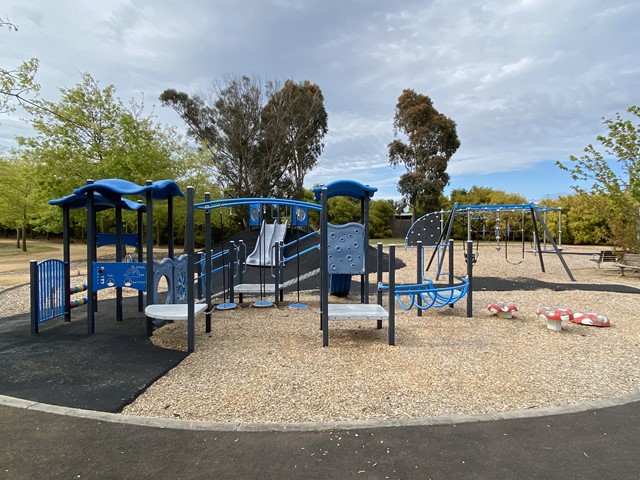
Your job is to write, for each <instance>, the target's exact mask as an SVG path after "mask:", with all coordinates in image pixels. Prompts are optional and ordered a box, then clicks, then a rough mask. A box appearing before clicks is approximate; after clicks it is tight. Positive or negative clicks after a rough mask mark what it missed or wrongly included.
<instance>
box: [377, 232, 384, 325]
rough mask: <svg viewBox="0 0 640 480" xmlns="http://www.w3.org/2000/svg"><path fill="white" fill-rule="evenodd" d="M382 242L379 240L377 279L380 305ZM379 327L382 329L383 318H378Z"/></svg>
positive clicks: (380, 303)
mask: <svg viewBox="0 0 640 480" xmlns="http://www.w3.org/2000/svg"><path fill="white" fill-rule="evenodd" d="M382 270H383V266H382V242H378V245H377V250H376V281H377V285H378V292H377V294H376V302H377V304H378V305H382V290H381V289H380V285H381V284H382ZM376 327H377V329H378V330H380V329H382V320H378V324H377V325H376Z"/></svg>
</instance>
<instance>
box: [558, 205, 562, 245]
mask: <svg viewBox="0 0 640 480" xmlns="http://www.w3.org/2000/svg"><path fill="white" fill-rule="evenodd" d="M558 247H559V248H562V207H560V208H559V209H558Z"/></svg>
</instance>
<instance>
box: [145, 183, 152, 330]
mask: <svg viewBox="0 0 640 480" xmlns="http://www.w3.org/2000/svg"><path fill="white" fill-rule="evenodd" d="M152 183H153V182H152V181H151V180H147V183H146V184H147V186H149V185H151V184H152ZM145 198H146V202H147V208H146V214H147V231H146V234H147V302H146V303H147V306H148V305H151V303H152V302H153V193H152V192H151V189H148V190H147V192H146V196H145ZM151 335H153V319H152V318H151V317H147V336H148V337H150V336H151Z"/></svg>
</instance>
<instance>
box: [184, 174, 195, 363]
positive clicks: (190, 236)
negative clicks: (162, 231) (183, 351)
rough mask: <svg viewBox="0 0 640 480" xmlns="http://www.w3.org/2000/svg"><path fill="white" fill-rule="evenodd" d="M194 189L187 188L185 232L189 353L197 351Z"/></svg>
mask: <svg viewBox="0 0 640 480" xmlns="http://www.w3.org/2000/svg"><path fill="white" fill-rule="evenodd" d="M193 210H194V188H193V187H187V231H186V232H185V244H186V247H187V248H186V250H187V350H188V351H189V353H191V352H193V351H194V350H195V344H196V339H195V335H196V334H195V332H196V328H195V325H196V322H195V295H194V293H195V292H194V285H193V273H194V249H195V246H194V231H193V230H194V222H193Z"/></svg>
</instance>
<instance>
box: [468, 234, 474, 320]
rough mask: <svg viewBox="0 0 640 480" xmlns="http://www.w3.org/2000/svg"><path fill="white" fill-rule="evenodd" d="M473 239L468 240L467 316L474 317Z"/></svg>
mask: <svg viewBox="0 0 640 480" xmlns="http://www.w3.org/2000/svg"><path fill="white" fill-rule="evenodd" d="M473 260H474V258H473V240H467V280H468V281H469V287H468V290H467V317H473Z"/></svg>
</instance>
